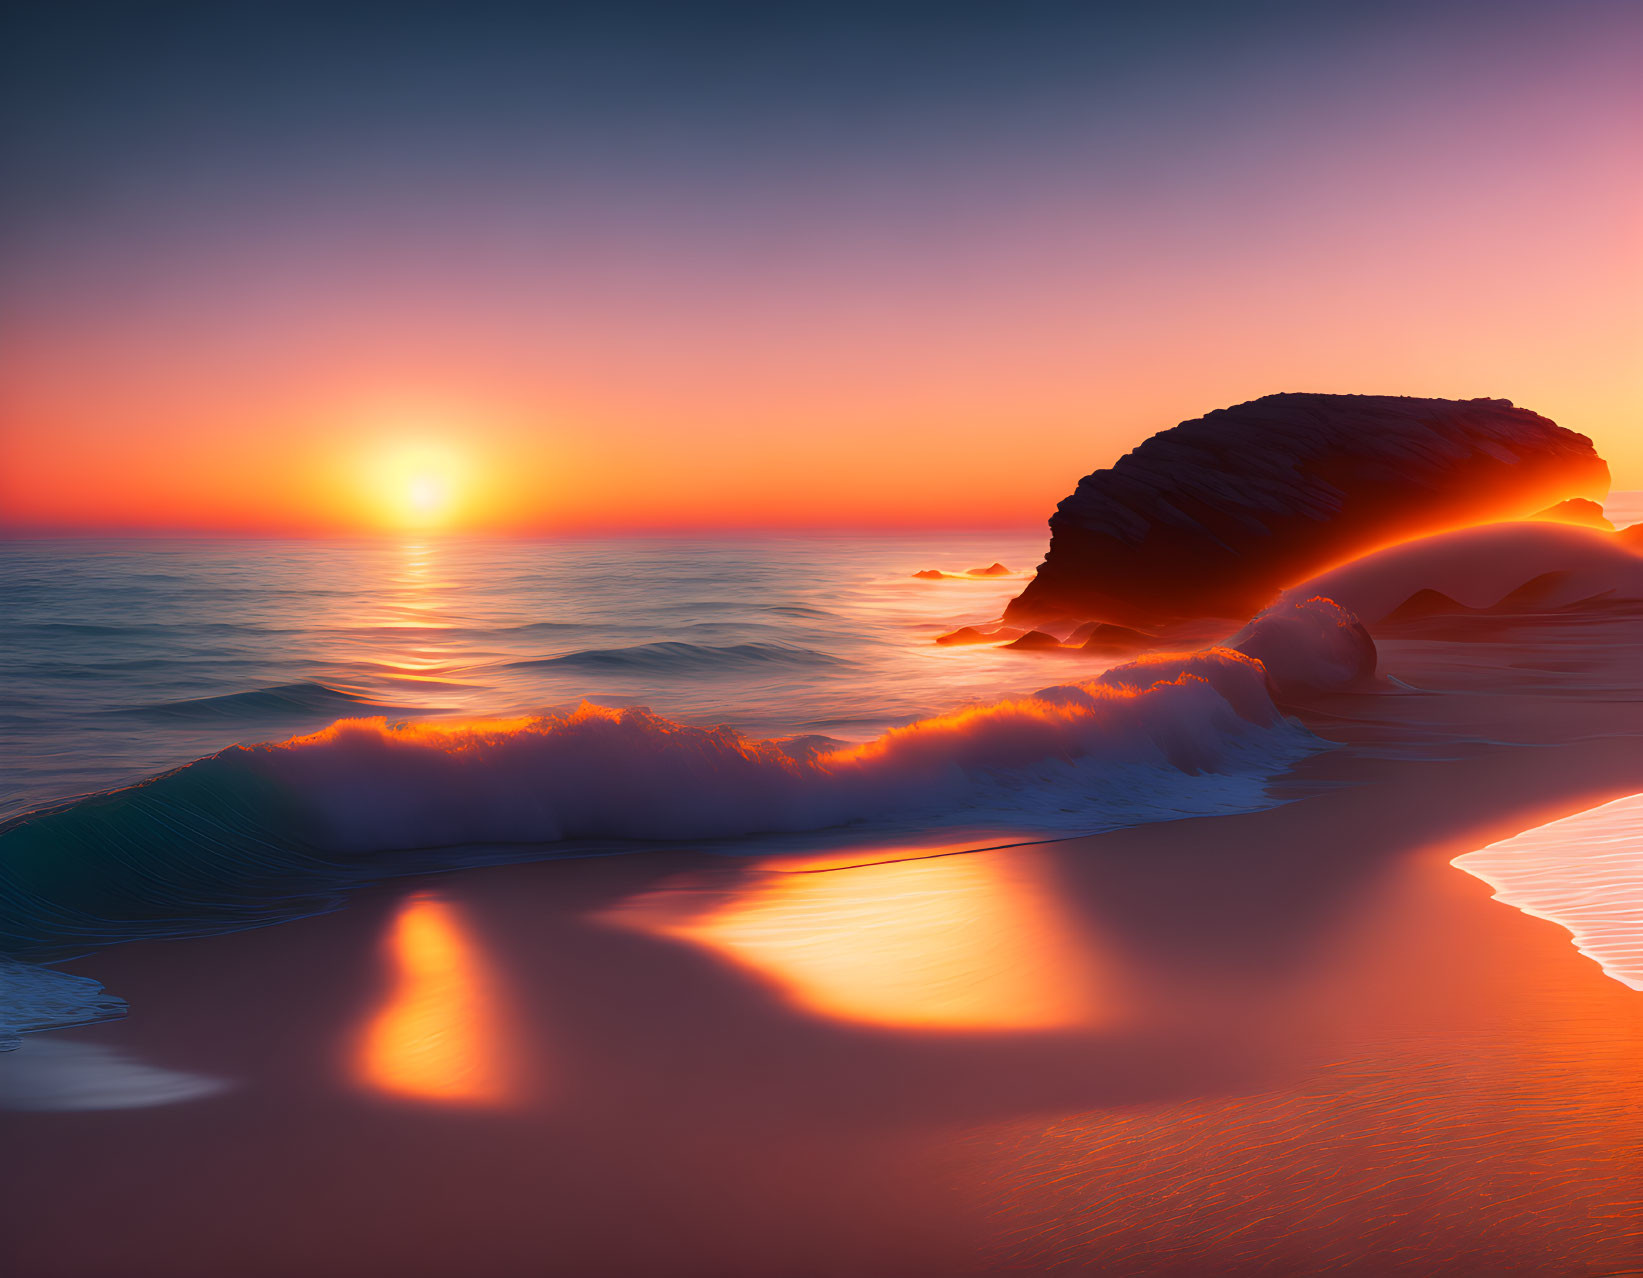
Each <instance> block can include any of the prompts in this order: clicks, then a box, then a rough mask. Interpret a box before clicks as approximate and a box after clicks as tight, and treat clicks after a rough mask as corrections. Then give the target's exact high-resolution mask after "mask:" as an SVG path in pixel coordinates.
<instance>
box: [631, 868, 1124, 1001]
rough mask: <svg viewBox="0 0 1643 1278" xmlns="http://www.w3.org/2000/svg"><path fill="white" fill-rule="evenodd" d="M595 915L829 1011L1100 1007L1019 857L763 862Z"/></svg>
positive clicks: (1075, 948)
mask: <svg viewBox="0 0 1643 1278" xmlns="http://www.w3.org/2000/svg"><path fill="white" fill-rule="evenodd" d="M861 855H871V854H870V853H862V854H861ZM704 905H705V908H704ZM607 917H608V918H609V920H610V921H612V922H615V923H618V924H620V925H622V926H625V927H631V928H635V929H637V930H640V931H645V932H649V933H652V934H654V935H661V936H670V937H677V938H680V939H682V940H686V941H689V942H691V943H692V944H695V945H700V946H702V947H704V948H706V949H709V950H712V951H714V952H716V953H718V954H721V955H723V956H725V957H727V958H729V959H732V960H734V961H735V962H737V963H740V964H743V965H745V966H747V967H749V968H751V969H753V970H754V971H756V972H758V973H760V974H761V975H763V976H765V977H767V978H768V979H770V980H771V981H773V982H774V983H775V984H776V985H777V986H778V987H779V988H780V989H781V990H782V991H783V993H784V994H785V995H786V996H787V997H788V998H789V999H790V1000H791V1001H792V1002H793V1003H795V1004H797V1005H798V1006H800V1007H802V1008H804V1009H806V1010H808V1011H811V1012H814V1013H817V1014H819V1015H823V1016H828V1017H833V1018H836V1019H839V1020H846V1021H859V1022H866V1023H869V1024H875V1025H887V1026H895V1027H900V1028H906V1029H917V1030H948V1031H966V1030H968V1031H980V1030H990V1031H1046V1030H1065V1029H1075V1028H1081V1027H1091V1026H1094V1025H1096V1024H1100V1023H1103V1022H1105V1021H1107V1020H1109V1019H1110V1016H1111V1006H1110V1004H1111V1000H1110V996H1109V995H1108V993H1107V992H1106V991H1105V990H1104V989H1103V982H1102V980H1101V979H1100V974H1099V973H1098V972H1097V970H1096V964H1095V962H1094V956H1093V955H1092V953H1091V951H1090V949H1089V946H1088V942H1087V941H1086V940H1084V939H1081V938H1080V937H1078V936H1077V934H1076V933H1075V931H1074V930H1073V928H1072V927H1071V926H1070V925H1069V923H1068V921H1067V920H1066V919H1065V918H1064V916H1063V915H1062V913H1061V910H1060V907H1059V906H1058V904H1057V903H1056V899H1055V896H1054V893H1053V892H1052V891H1051V890H1050V886H1049V884H1048V883H1046V882H1045V880H1044V875H1043V869H1042V864H1041V862H1040V861H1039V860H1037V859H1036V858H1035V857H1032V856H1031V855H1028V854H1015V855H1011V854H1008V853H991V854H989V853H980V852H977V853H971V854H969V855H938V856H933V857H926V858H924V859H920V860H912V861H887V862H880V863H877V864H869V865H857V866H853V867H850V868H845V869H832V870H821V871H815V870H811V871H800V872H789V873H782V872H765V873H761V874H758V875H757V876H756V877H755V878H754V879H753V880H752V881H751V882H750V883H748V884H747V885H746V886H745V887H743V888H742V889H740V890H737V891H734V892H732V893H730V894H729V895H728V897H725V898H722V899H719V900H717V901H714V900H710V899H706V900H705V899H704V896H703V895H702V894H701V893H697V892H692V891H689V890H662V891H659V892H653V893H649V894H647V895H646V896H643V897H640V898H639V899H637V900H635V901H633V902H630V903H628V904H626V905H623V906H621V907H618V909H617V910H616V911H614V912H613V913H612V914H610V915H608V916H607Z"/></svg>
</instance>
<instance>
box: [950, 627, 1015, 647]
mask: <svg viewBox="0 0 1643 1278" xmlns="http://www.w3.org/2000/svg"><path fill="white" fill-rule="evenodd" d="M1020 637H1021V631H1019V630H991V631H987V630H977V629H976V628H975V627H974V626H960V627H959V628H958V629H957V630H954V631H952V632H950V633H948V634H944V635H937V636H936V642H937V643H939V644H940V645H941V646H942V647H944V648H951V647H954V646H956V645H959V644H967V643H1003V642H1004V641H1005V640H1007V639H1019V638H1020Z"/></svg>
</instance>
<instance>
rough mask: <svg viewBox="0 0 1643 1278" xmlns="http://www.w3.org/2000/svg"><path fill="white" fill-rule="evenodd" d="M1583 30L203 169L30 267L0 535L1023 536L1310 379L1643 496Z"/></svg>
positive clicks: (1622, 160) (1605, 151) (1638, 246)
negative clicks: (1198, 91)
mask: <svg viewBox="0 0 1643 1278" xmlns="http://www.w3.org/2000/svg"><path fill="white" fill-rule="evenodd" d="M1605 20H1607V19H1605ZM1594 21H1595V19H1594ZM1568 30H1569V32H1571V33H1572V34H1570V35H1569V39H1568V40H1567V41H1566V42H1565V44H1566V47H1562V46H1557V47H1554V46H1549V45H1546V44H1545V43H1544V42H1542V43H1540V44H1537V43H1536V37H1535V36H1534V33H1533V32H1532V31H1526V32H1525V33H1523V34H1522V39H1521V40H1519V41H1518V42H1517V43H1516V44H1512V45H1511V48H1510V49H1508V50H1507V51H1506V52H1503V51H1502V47H1497V46H1494V45H1490V44H1489V43H1488V42H1487V41H1484V42H1483V43H1482V44H1478V41H1477V40H1476V38H1475V33H1472V32H1466V33H1462V34H1461V35H1459V36H1456V37H1455V40H1454V42H1453V43H1452V44H1450V45H1444V44H1442V43H1441V42H1436V43H1432V44H1431V45H1430V47H1427V46H1423V45H1419V44H1415V43H1411V44H1409V46H1408V48H1409V50H1412V51H1410V52H1406V51H1404V45H1403V44H1396V45H1395V46H1388V47H1389V48H1393V47H1395V49H1396V50H1397V51H1399V52H1398V57H1401V58H1404V61H1403V62H1398V61H1396V60H1393V61H1388V58H1389V57H1390V56H1391V55H1390V54H1388V53H1387V52H1386V51H1385V50H1382V51H1380V52H1379V53H1374V56H1370V54H1365V55H1364V56H1363V57H1362V58H1357V57H1356V55H1351V54H1349V52H1347V51H1345V50H1347V49H1348V46H1347V45H1345V44H1343V45H1342V46H1341V48H1340V49H1337V50H1334V51H1333V54H1332V56H1334V57H1335V59H1336V60H1335V61H1334V62H1324V63H1321V64H1320V65H1319V66H1314V67H1313V68H1312V74H1311V76H1310V78H1304V83H1302V82H1301V80H1300V79H1296V78H1295V77H1292V78H1291V80H1281V79H1278V80H1272V81H1270V82H1271V83H1274V84H1281V85H1283V86H1284V87H1283V88H1282V89H1281V90H1279V89H1274V90H1272V91H1271V92H1272V94H1273V95H1274V96H1272V98H1271V100H1266V99H1260V98H1256V99H1252V100H1247V101H1246V100H1245V99H1242V98H1240V99H1238V100H1237V109H1235V110H1234V109H1230V108H1229V107H1228V104H1227V99H1226V97H1225V94H1226V93H1228V92H1230V91H1231V89H1230V87H1229V86H1231V87H1237V86H1243V85H1246V84H1247V83H1248V77H1249V76H1250V75H1252V74H1255V73H1257V72H1259V71H1260V70H1261V68H1260V66H1259V65H1240V66H1238V67H1235V68H1232V70H1230V71H1228V72H1227V78H1226V80H1225V82H1224V83H1223V82H1222V81H1220V80H1215V79H1213V78H1210V79H1207V80H1206V79H1204V77H1205V76H1209V75H1210V72H1209V71H1207V70H1205V69H1204V67H1208V66H1210V65H1212V63H1210V62H1208V61H1206V62H1205V63H1204V66H1203V67H1200V68H1199V69H1198V71H1195V72H1194V74H1197V75H1198V76H1199V79H1200V81H1202V82H1203V83H1204V84H1205V85H1206V86H1207V87H1206V88H1205V89H1204V91H1203V93H1202V95H1201V97H1202V100H1201V101H1200V100H1199V98H1198V97H1192V96H1188V97H1187V98H1186V99H1184V100H1183V101H1180V102H1176V103H1175V104H1174V105H1172V107H1171V111H1173V114H1171V113H1170V112H1168V111H1161V110H1159V109H1158V108H1156V107H1154V106H1149V107H1148V110H1149V111H1150V112H1151V114H1150V115H1144V116H1143V115H1140V114H1136V113H1135V111H1132V112H1131V113H1130V114H1124V113H1123V112H1121V111H1118V109H1117V108H1118V106H1122V105H1123V104H1122V103H1118V104H1117V105H1116V106H1115V103H1114V102H1110V101H1104V102H1094V103H1090V104H1087V105H1085V106H1083V107H1081V108H1080V109H1081V110H1083V111H1084V115H1081V116H1077V117H1076V118H1075V119H1074V120H1073V124H1070V125H1068V126H1067V128H1066V130H1065V131H1064V132H1062V133H1057V134H1053V135H1052V133H1051V132H1050V131H1049V130H1047V129H1046V128H1044V127H1043V126H1042V124H1041V122H1040V123H1039V124H1037V125H1034V120H1033V119H1028V118H1027V117H1026V116H1023V118H1022V121H1018V125H1019V130H1018V132H1016V133H1011V132H1010V131H1009V130H1006V129H1004V128H1003V127H1002V126H1000V129H999V133H1000V135H1001V136H998V137H991V138H988V137H984V136H979V135H978V136H976V137H973V138H972V136H971V135H970V134H964V135H962V136H959V135H957V134H954V135H952V136H947V135H944V134H942V133H941V130H940V128H939V125H940V117H939V116H937V126H938V127H937V128H936V129H935V131H934V132H933V133H931V134H930V135H929V137H927V138H925V139H924V140H923V141H922V142H917V140H916V139H915V142H917V144H916V145H915V143H914V142H907V141H905V140H904V141H902V142H899V143H897V146H900V147H901V148H902V149H903V151H904V154H897V153H896V147H894V146H892V147H887V148H885V149H884V150H883V151H880V152H873V153H871V154H868V153H867V150H866V146H867V144H866V143H865V142H862V141H861V140H860V139H846V140H845V142H846V144H841V145H840V147H838V148H836V149H834V150H830V151H828V152H827V154H826V155H819V156H812V155H806V156H805V157H804V159H805V161H806V163H805V164H803V165H799V164H794V165H792V166H790V167H788V168H780V167H779V166H778V165H777V163H776V161H775V160H773V159H770V158H769V157H768V156H764V154H763V153H762V152H761V153H759V154H758V155H754V156H752V157H751V158H748V157H746V156H743V155H741V154H740V153H735V154H729V155H727V154H724V153H719V152H713V151H710V150H709V149H706V148H707V143H705V142H704V143H703V144H702V146H703V148H704V149H703V150H702V151H701V154H700V156H699V157H695V156H693V157H692V158H691V159H690V162H689V163H688V164H685V165H683V166H682V171H680V172H675V171H672V170H668V171H661V170H657V169H654V168H650V169H647V168H645V167H644V166H642V165H637V164H636V166H635V167H634V168H633V169H632V171H628V170H627V169H623V168H622V167H621V166H620V165H618V166H616V167H615V168H613V169H611V171H608V172H607V171H604V170H600V171H598V172H597V173H595V172H594V171H593V170H592V169H590V170H589V172H588V173H584V174H580V175H579V176H578V179H577V184H576V185H575V188H574V199H572V197H571V196H570V195H566V194H565V192H564V190H563V189H561V186H558V185H555V181H556V179H555V176H554V175H553V174H551V173H550V174H547V175H543V174H533V175H532V176H531V177H530V178H529V180H528V181H524V180H521V179H517V178H514V177H511V176H509V175H508V171H507V170H506V169H505V167H504V166H501V165H497V166H495V167H492V168H486V169H483V171H478V172H472V173H469V172H466V171H463V175H462V177H461V180H460V181H459V180H456V179H455V178H450V179H449V180H442V181H440V182H439V183H433V182H431V180H430V174H429V172H427V171H423V170H417V171H415V172H412V173H410V174H409V175H407V173H405V172H398V171H396V172H392V173H389V174H387V175H386V176H385V175H383V174H381V173H375V172H364V173H350V172H340V173H339V172H337V171H334V170H332V169H326V170H325V173H324V179H323V181H321V180H320V179H319V178H318V177H316V176H315V173H317V172H318V170H317V169H315V172H307V171H306V170H303V172H302V174H301V175H303V176H306V178H307V179H308V180H307V181H306V182H299V181H296V180H294V179H293V178H292V175H291V174H290V173H289V172H286V171H285V170H284V169H281V168H280V167H279V165H278V164H276V163H275V162H274V160H273V159H267V160H264V159H262V158H261V157H260V156H258V155H257V154H252V155H251V157H250V160H249V162H248V163H247V165H246V166H245V167H244V168H242V169H236V170H234V172H233V175H232V177H231V178H229V177H220V176H219V177H215V178H213V179H212V181H211V182H206V181H205V179H203V178H198V177H197V175H196V179H197V180H196V185H195V186H188V185H187V184H186V183H185V182H184V181H183V177H186V176H187V174H188V171H187V170H186V165H185V161H184V160H183V159H174V161H173V163H174V166H175V168H176V174H177V175H173V176H170V177H169V179H168V180H169V185H166V186H165V187H164V188H163V189H162V188H161V187H160V186H159V185H158V184H157V185H156V186H155V192H154V193H152V194H150V195H149V196H147V197H145V199H138V198H136V197H131V198H130V199H129V200H128V201H127V202H125V203H121V202H120V201H118V200H116V201H115V202H114V203H112V204H111V205H109V206H108V207H106V208H104V207H99V208H98V209H97V210H94V211H92V212H86V213H83V214H81V215H78V216H76V217H66V216H64V217H56V218H48V217H44V216H42V217H41V218H40V220H39V222H38V224H37V225H33V226H31V227H28V228H25V230H24V231H23V232H18V233H14V234H13V235H12V236H11V237H10V239H9V240H7V241H6V242H5V248H6V250H7V252H6V254H5V266H6V276H7V280H8V288H7V292H6V297H5V300H4V301H3V302H0V527H8V528H13V529H74V528H85V529H93V528H95V529H132V530H162V529H166V530H169V529H197V530H202V531H204V530H230V531H252V532H287V531H294V532H304V533H325V532H333V531H361V530H376V529H390V528H396V527H403V526H409V525H412V524H415V523H416V522H417V520H418V512H417V511H416V510H415V509H413V508H412V504H411V502H410V499H409V496H408V492H409V490H410V488H411V487H412V486H413V485H415V484H417V483H422V484H423V485H424V486H425V487H426V486H427V485H428V484H429V483H433V484H434V486H436V487H437V488H439V489H440V490H441V499H440V500H439V501H436V502H435V503H434V505H436V506H437V507H438V509H437V510H435V511H432V512H428V513H429V515H430V519H429V522H434V523H441V524H443V525H445V526H449V527H453V528H461V529H469V530H475V531H543V532H548V531H583V530H587V531H593V530H646V529H669V528H738V527H754V526H795V527H797V526H817V525H822V526H887V525H891V526H893V525H914V524H916V525H930V524H940V525H949V526H950V525H1002V524H1017V525H1031V524H1040V523H1042V521H1043V520H1044V519H1045V518H1046V517H1047V516H1048V515H1049V513H1050V511H1051V510H1052V508H1053V506H1054V503H1055V502H1056V501H1057V500H1059V499H1060V498H1061V497H1063V496H1065V495H1066V494H1067V493H1068V492H1070V491H1071V489H1072V486H1073V484H1074V483H1075V482H1076V480H1077V478H1078V477H1079V476H1080V475H1082V474H1084V473H1086V472H1088V471H1090V470H1092V469H1094V468H1096V467H1099V466H1103V465H1107V464H1110V463H1111V462H1112V461H1113V460H1114V459H1115V458H1116V457H1117V456H1118V455H1119V454H1120V453H1122V452H1123V451H1125V450H1126V449H1128V448H1129V447H1131V446H1133V445H1134V444H1136V443H1137V442H1139V441H1140V440H1141V439H1142V438H1144V437H1145V436H1147V435H1148V434H1151V433H1153V432H1154V431H1157V430H1160V429H1163V428H1166V427H1168V426H1170V425H1173V424H1174V423H1175V422H1177V421H1180V420H1182V419H1184V418H1188V417H1194V416H1198V415H1200V414H1202V413H1204V412H1206V411H1209V410H1210V409H1213V408H1217V407H1222V406H1225V405H1228V404H1232V403H1236V402H1240V401H1243V400H1247V399H1251V398H1254V397H1257V396H1259V395H1263V394H1267V393H1271V392H1274V391H1285V390H1288V391H1295V390H1310V391H1336V392H1361V393H1376V394H1410V395H1423V396H1443V397H1456V398H1467V397H1472V396H1491V397H1505V398H1509V399H1512V400H1514V401H1515V402H1517V403H1519V404H1521V405H1524V406H1526V407H1529V408H1532V409H1534V410H1536V411H1538V412H1541V413H1544V414H1546V415H1547V416H1550V417H1552V418H1553V419H1554V420H1556V421H1558V422H1560V423H1562V424H1563V425H1566V426H1569V427H1571V428H1573V429H1576V430H1579V431H1582V432H1584V433H1586V434H1589V435H1590V436H1591V437H1592V438H1593V440H1594V441H1595V443H1596V444H1597V447H1598V449H1599V451H1600V452H1601V453H1602V454H1603V455H1604V456H1605V457H1606V458H1607V459H1608V460H1609V462H1610V464H1611V467H1612V469H1613V471H1614V476H1615V481H1616V487H1617V488H1643V427H1640V422H1639V417H1640V410H1643V366H1640V352H1643V176H1640V173H1643V170H1640V169H1639V166H1638V165H1637V162H1636V157H1637V155H1638V154H1639V144H1640V141H1643V139H1640V137H1639V133H1640V129H1639V123H1638V121H1639V112H1638V110H1637V108H1638V105H1639V102H1640V99H1643V95H1640V93H1639V91H1638V87H1637V84H1636V81H1635V77H1633V76H1630V75H1629V72H1628V70H1627V68H1628V67H1629V66H1630V63H1629V62H1628V61H1627V59H1626V58H1625V57H1624V56H1622V55H1623V48H1622V47H1619V46H1616V47H1615V48H1613V49H1610V50H1608V51H1607V52H1606V51H1605V49H1606V46H1605V45H1604V39H1605V36H1604V31H1605V30H1606V28H1603V27H1602V26H1601V24H1599V25H1598V26H1595V27H1592V29H1591V30H1590V31H1586V29H1585V28H1577V26H1570V27H1569V28H1568ZM1581 32H1585V34H1584V35H1583V36H1582V37H1581V39H1576V38H1575V36H1576V35H1580V34H1581ZM1433 39H1434V41H1436V39H1437V38H1436V37H1433ZM1582 40H1584V43H1583V42H1582ZM1609 43H1610V44H1613V41H1612V39H1611V40H1610V41H1609ZM1519 44H1521V45H1522V47H1521V48H1519V47H1518V46H1519ZM1474 46H1476V47H1474ZM1371 52H1373V51H1371ZM1508 55H1510V56H1508ZM1252 56H1253V55H1252ZM1273 56H1276V55H1273ZM1285 56H1289V55H1288V54H1286V55H1285ZM1206 57H1207V55H1206ZM1512 58H1517V59H1518V60H1517V61H1513V60H1511V59H1512ZM1423 59H1424V60H1423ZM1315 60H1316V59H1315ZM1439 70H1441V72H1442V74H1435V73H1434V72H1435V71H1439ZM1234 71H1235V72H1236V75H1234V74H1233V72H1234ZM1167 74H1168V73H1167V72H1166V71H1165V70H1160V71H1159V72H1158V73H1157V75H1158V76H1159V77H1165V78H1162V79H1158V80H1157V81H1156V83H1157V85H1161V86H1162V88H1159V89H1158V95H1159V96H1160V97H1162V96H1165V94H1166V91H1167V92H1168V93H1175V92H1176V91H1177V90H1178V89H1179V88H1180V86H1179V85H1175V84H1173V83H1170V82H1168V81H1167ZM1292 81H1293V83H1292ZM1137 83H1138V84H1140V85H1141V87H1140V88H1137V89H1135V90H1134V92H1135V93H1137V94H1144V93H1150V92H1152V89H1151V88H1149V87H1148V86H1149V85H1153V84H1154V81H1150V80H1139V81H1137ZM1262 83H1268V81H1262ZM1297 85H1298V86H1299V87H1296V86H1297ZM1138 100H1139V99H1138ZM1136 110H1137V111H1138V110H1139V108H1136ZM1138 120H1144V121H1145V122H1144V123H1136V122H1135V121H1138ZM1029 125H1034V128H1035V129H1036V131H1032V130H1029V128H1028V126H1029ZM166 136H167V137H169V135H166ZM703 136H704V137H707V138H709V139H711V138H713V137H714V136H716V135H714V134H712V133H711V131H708V130H705V129H704V133H703ZM931 138H934V139H935V140H934V141H932V140H930V139H931ZM750 145H751V144H750ZM852 146H856V147H857V149H856V150H852ZM755 149H756V148H755ZM734 150H735V149H734V148H730V151H732V152H734ZM858 152H859V153H858ZM773 153H774V152H773ZM304 154H306V153H304ZM185 158H186V157H185ZM299 159H300V157H299ZM310 161H312V164H314V165H317V164H318V161H317V160H312V157H308V159H303V160H302V161H301V163H302V164H308V163H310ZM110 163H112V162H111V161H110ZM202 163H203V162H202ZM298 167H299V169H300V167H301V165H300V164H299V166H298ZM452 171H453V172H454V171H455V170H454V169H453V170H452ZM590 174H591V176H590ZM132 180H135V179H132ZM202 192H203V193H202ZM145 200H146V202H145ZM567 210H568V211H567ZM429 471H431V472H433V474H432V478H431V479H430V476H429V474H426V473H424V472H429ZM446 498H448V500H446Z"/></svg>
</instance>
